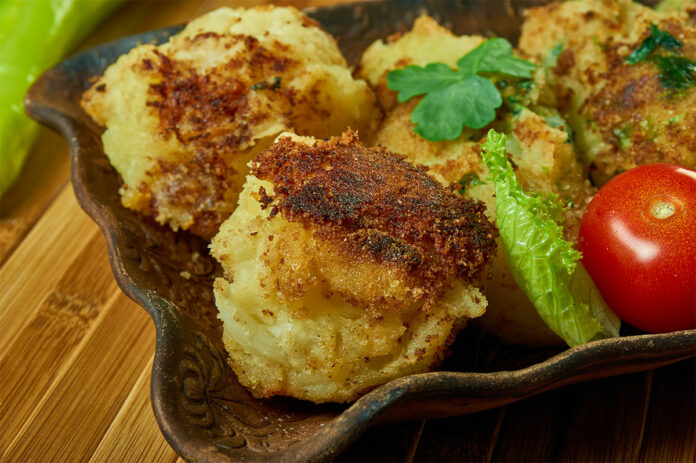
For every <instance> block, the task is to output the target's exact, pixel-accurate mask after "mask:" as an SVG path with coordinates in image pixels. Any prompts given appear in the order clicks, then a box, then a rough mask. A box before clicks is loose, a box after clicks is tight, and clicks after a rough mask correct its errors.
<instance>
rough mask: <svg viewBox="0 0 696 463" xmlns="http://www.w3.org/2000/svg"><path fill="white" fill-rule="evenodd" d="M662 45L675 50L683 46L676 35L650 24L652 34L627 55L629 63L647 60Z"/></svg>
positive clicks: (666, 48)
mask: <svg viewBox="0 0 696 463" xmlns="http://www.w3.org/2000/svg"><path fill="white" fill-rule="evenodd" d="M658 46H662V48H664V49H665V50H675V49H677V48H681V46H682V44H681V42H680V41H679V40H677V38H676V37H674V36H673V35H672V34H670V33H669V32H667V31H662V30H660V29H658V28H657V26H656V25H654V24H650V35H649V36H648V37H647V38H646V39H645V40H643V41H642V42H641V44H640V46H639V47H638V48H637V49H635V50H634V51H633V53H631V54H630V55H628V56H627V57H626V60H625V61H626V62H627V63H628V64H637V63H640V62H641V61H645V60H646V59H647V58H648V56H649V55H650V53H652V51H653V50H654V49H655V48H657V47H658Z"/></svg>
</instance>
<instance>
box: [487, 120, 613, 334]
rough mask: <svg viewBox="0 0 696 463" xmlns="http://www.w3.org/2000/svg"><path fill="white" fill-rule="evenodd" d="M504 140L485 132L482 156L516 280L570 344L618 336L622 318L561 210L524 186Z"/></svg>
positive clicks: (551, 325) (498, 221)
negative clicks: (586, 263) (568, 233)
mask: <svg viewBox="0 0 696 463" xmlns="http://www.w3.org/2000/svg"><path fill="white" fill-rule="evenodd" d="M506 141H507V137H506V136H505V135H503V134H499V133H497V132H496V131H494V130H491V131H489V132H488V137H487V139H486V142H485V143H484V144H483V146H482V148H483V150H482V154H481V155H482V157H483V161H484V163H485V164H486V166H487V167H488V172H489V174H488V180H489V181H493V182H494V183H495V195H496V214H497V223H498V230H499V233H500V238H501V241H502V243H503V251H504V252H505V256H506V258H507V261H508V263H509V264H510V269H511V270H512V274H513V277H514V278H515V281H516V282H517V284H518V285H519V286H520V288H522V290H523V291H524V292H525V294H526V295H527V297H529V299H530V300H531V301H532V303H533V304H534V306H535V307H536V309H537V311H538V312H539V315H540V316H541V318H542V319H543V320H544V322H545V323H546V324H547V325H548V326H549V328H551V330H553V331H554V332H555V333H556V334H558V335H559V336H560V337H561V338H562V339H563V340H564V341H566V342H567V343H568V345H570V346H577V345H580V344H584V343H586V342H588V341H591V340H593V339H599V338H605V337H613V336H618V335H619V327H620V323H621V322H620V320H619V319H618V317H616V315H614V313H613V312H612V311H611V310H610V309H609V307H608V306H607V305H606V302H604V299H603V298H602V296H601V295H600V293H599V291H598V290H597V287H596V286H595V284H594V282H593V281H592V279H591V278H590V276H589V275H588V274H587V271H586V270H585V268H584V267H583V266H582V264H581V263H580V262H579V260H580V257H581V254H580V253H579V252H578V251H576V250H575V249H573V247H572V245H571V243H569V242H567V241H565V240H564V239H563V229H562V228H561V226H560V225H558V221H560V219H561V218H562V213H563V209H562V208H561V206H560V205H559V204H558V203H557V202H556V201H555V200H554V198H545V199H543V198H542V197H540V196H539V195H529V194H526V193H525V192H523V191H522V188H521V187H520V185H519V182H518V181H517V177H516V176H515V173H514V171H513V170H512V166H511V165H510V163H509V162H508V161H507V155H506V150H505V143H506Z"/></svg>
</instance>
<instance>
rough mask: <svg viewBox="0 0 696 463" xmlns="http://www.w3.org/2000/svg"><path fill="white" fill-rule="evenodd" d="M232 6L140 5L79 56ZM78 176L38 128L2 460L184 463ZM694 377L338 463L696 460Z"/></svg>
mask: <svg viewBox="0 0 696 463" xmlns="http://www.w3.org/2000/svg"><path fill="white" fill-rule="evenodd" d="M223 3H225V2H222V1H218V0H215V1H167V2H162V1H154V0H153V1H139V2H130V3H127V4H125V5H124V6H123V7H122V8H120V9H119V10H118V11H117V12H116V13H115V14H114V15H113V16H112V17H110V18H109V19H108V20H107V21H106V22H105V24H103V25H102V26H101V27H100V28H99V30H98V31H97V32H96V33H94V34H93V36H91V37H90V38H89V39H88V40H87V42H86V43H85V44H84V45H83V48H86V47H89V46H92V45H95V44H97V43H101V42H104V41H108V40H111V39H114V38H117V37H120V36H123V35H130V34H135V33H139V32H143V31H146V30H150V29H155V28H160V27H164V26H168V25H172V24H176V23H180V22H184V21H186V20H188V19H190V18H192V17H195V16H197V15H199V14H201V13H203V12H206V11H210V10H212V9H214V8H216V7H217V6H220V5H222V4H223ZM227 3H228V4H229V3H231V4H233V5H244V6H248V5H252V4H258V3H263V2H259V1H253V0H247V1H235V2H227ZM276 3H280V4H292V5H295V6H298V7H300V8H306V7H310V6H321V5H327V4H333V3H337V2H336V1H332V0H304V1H303V0H295V1H280V2H276ZM68 164H69V163H68V148H67V143H66V142H65V141H64V140H63V139H62V138H61V137H60V136H58V135H57V134H55V133H52V132H50V131H48V130H45V129H44V130H42V131H41V134H40V136H39V139H38V142H37V143H36V145H35V147H34V149H33V151H32V153H31V156H30V158H29V161H28V164H27V166H26V167H25V169H24V171H23V173H22V176H21V178H20V180H19V181H18V182H17V184H16V185H15V186H14V187H13V188H12V189H11V190H10V191H9V192H8V194H6V195H5V196H4V197H3V198H2V199H0V327H1V329H2V330H1V331H0V333H1V334H0V461H23V462H24V461H50V460H54V461H88V460H92V461H148V462H149V461H152V462H165V461H175V460H177V459H178V456H177V455H176V454H175V452H174V451H173V450H172V449H171V448H170V447H169V445H168V444H167V443H166V441H165V440H164V438H163V437H162V434H161V433H160V431H159V428H158V426H157V423H156V421H155V418H154V415H153V413H152V409H151V406H150V396H149V384H150V369H151V365H152V359H153V354H154V346H155V332H154V329H153V328H154V325H153V323H152V321H151V320H150V318H149V317H148V315H147V314H146V312H145V311H144V310H143V309H141V308H140V307H139V306H138V305H136V304H135V303H134V302H132V301H131V300H129V299H128V298H127V297H126V296H124V295H123V294H122V293H121V292H120V290H119V289H118V287H117V285H116V283H115V280H114V278H113V276H112V273H111V269H110V267H109V261H108V256H107V252H106V246H105V243H104V239H103V237H102V235H101V233H100V231H99V230H98V228H97V227H96V225H95V224H94V223H92V221H91V220H90V219H89V218H88V217H87V215H86V214H84V213H83V212H82V210H81V209H80V208H79V206H78V205H77V202H76V200H75V198H74V195H73V192H72V187H71V185H70V183H69V165H68ZM695 373H696V363H695V362H694V360H688V361H684V362H680V363H677V364H674V365H671V366H668V367H663V368H660V369H658V370H654V371H649V372H645V373H638V374H633V375H627V376H622V377H618V378H610V379H605V380H600V381H594V382H591V383H586V384H580V385H575V386H571V387H567V388H564V389H561V390H557V391H552V392H549V393H545V394H542V395H539V396H537V397H533V398H531V399H527V400H524V401H522V402H518V403H515V404H512V405H509V406H506V407H502V408H498V409H494V410H490V411H487V412H482V413H477V414H474V415H468V416H464V417H457V418H449V419H439V420H427V421H419V422H410V423H403V424H398V425H392V426H388V427H381V428H376V429H373V430H369V431H368V432H367V433H366V434H365V435H364V436H363V437H361V438H360V439H359V440H358V441H356V442H355V443H354V444H353V445H352V446H351V447H350V448H349V449H348V450H347V451H346V452H344V453H343V454H342V455H339V456H338V460H351V461H365V460H380V461H385V460H389V461H391V460H395V461H413V460H417V461H420V460H427V461H433V460H437V461H442V460H457V461H462V460H471V461H490V460H495V461H521V460H536V461H539V460H569V461H590V460H592V461H598V460H606V461H649V462H652V461H694V459H695V458H696V400H695V397H694V396H695V391H696V382H695V376H696V374H695Z"/></svg>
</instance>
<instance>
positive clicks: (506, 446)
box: [493, 391, 560, 462]
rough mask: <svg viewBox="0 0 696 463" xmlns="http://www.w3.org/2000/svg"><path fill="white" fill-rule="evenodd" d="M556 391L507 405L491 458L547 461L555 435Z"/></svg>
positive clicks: (556, 436)
mask: <svg viewBox="0 0 696 463" xmlns="http://www.w3.org/2000/svg"><path fill="white" fill-rule="evenodd" d="M559 396H560V393H559V391H550V392H546V393H544V394H541V395H538V396H534V397H530V398H528V399H525V400H522V401H520V402H516V403H513V404H510V405H508V406H507V409H506V410H505V419H504V421H503V424H502V427H501V430H500V436H499V437H498V441H497V443H496V447H495V450H494V452H493V461H500V462H504V461H511V462H515V461H550V460H552V457H553V451H554V443H555V442H556V440H557V438H558V429H557V422H558V416H559V411H558V408H559V400H560V399H559Z"/></svg>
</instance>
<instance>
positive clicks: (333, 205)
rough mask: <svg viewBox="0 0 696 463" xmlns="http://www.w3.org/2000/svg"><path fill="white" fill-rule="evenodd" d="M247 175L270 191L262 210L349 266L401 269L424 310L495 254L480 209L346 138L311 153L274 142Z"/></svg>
mask: <svg viewBox="0 0 696 463" xmlns="http://www.w3.org/2000/svg"><path fill="white" fill-rule="evenodd" d="M252 173H253V174H254V175H256V176H257V177H258V178H260V179H262V180H268V181H270V182H272V183H273V185H274V189H275V191H274V197H272V198H271V197H269V196H268V195H267V194H266V192H265V191H261V192H260V202H261V203H262V205H263V206H262V207H264V208H265V207H269V206H270V207H272V210H271V214H270V217H271V218H272V217H274V216H275V215H277V214H278V213H280V214H281V215H282V216H283V217H285V218H286V219H287V220H289V221H293V222H300V223H302V224H303V225H304V226H305V227H308V228H311V229H312V230H313V233H314V235H315V236H316V237H318V238H320V239H325V240H330V241H331V242H333V243H336V244H338V245H339V248H340V249H342V250H343V251H344V252H346V253H347V255H348V256H349V257H350V258H354V259H356V261H358V260H360V259H362V258H364V257H365V256H369V257H370V258H372V259H374V260H375V261H377V262H383V263H386V264H390V265H397V266H399V267H401V268H403V269H404V270H405V271H406V272H407V274H408V275H410V277H411V278H412V279H413V282H415V284H417V285H418V286H419V287H420V288H422V290H423V295H424V299H425V300H426V303H427V302H428V301H432V299H434V298H435V297H437V296H439V295H440V294H441V292H442V290H444V289H445V288H447V287H448V286H449V285H450V284H451V278H453V277H458V278H462V279H464V280H465V281H471V280H472V279H473V278H475V277H476V276H478V274H479V273H480V271H481V269H482V268H483V266H484V264H485V263H486V262H487V261H488V260H489V257H490V256H492V255H494V253H495V236H496V234H497V231H496V229H495V227H494V226H493V225H492V224H491V223H490V222H489V220H488V219H487V218H486V216H485V214H484V210H485V206H484V205H483V203H481V202H476V201H472V200H467V199H464V198H463V197H461V196H460V195H458V194H457V193H455V192H454V191H453V190H451V189H447V188H444V187H442V186H441V185H440V184H439V183H438V182H436V181H435V180H433V179H432V178H431V177H429V176H428V175H427V174H426V173H425V172H424V171H423V170H422V169H419V168H416V167H414V166H412V165H411V164H409V163H407V162H405V161H404V160H403V158H401V157H399V156H397V155H394V154H392V153H389V152H386V151H385V150H384V149H383V148H372V149H368V148H366V147H365V146H364V145H363V144H362V143H361V142H360V141H359V140H358V138H357V135H356V134H355V133H354V132H351V131H349V132H346V133H344V134H343V136H341V137H334V138H332V139H330V140H328V141H317V142H316V143H315V144H314V145H313V146H308V145H306V144H302V143H298V142H293V141H292V140H291V139H290V138H281V139H280V140H279V141H278V142H276V143H275V144H274V145H273V146H271V147H270V148H269V149H268V150H266V151H265V152H263V153H261V154H260V155H259V156H258V157H257V158H256V159H255V161H254V163H253V166H252Z"/></svg>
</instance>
